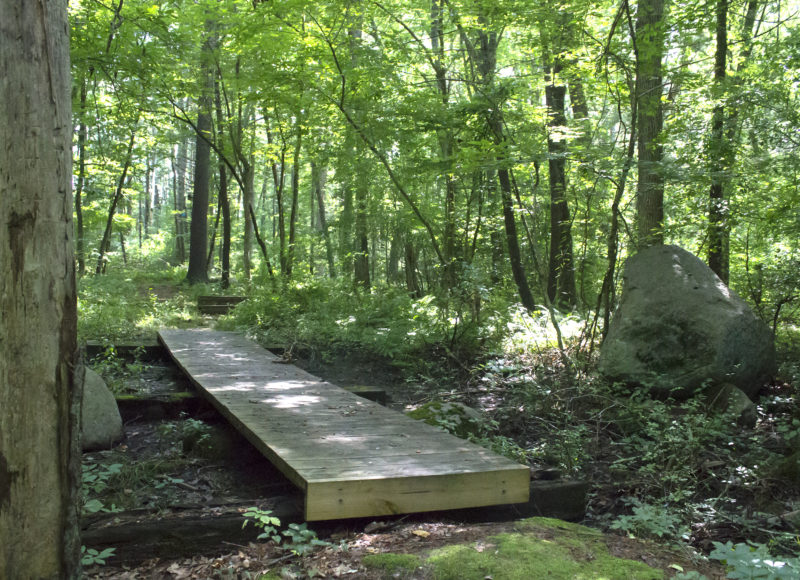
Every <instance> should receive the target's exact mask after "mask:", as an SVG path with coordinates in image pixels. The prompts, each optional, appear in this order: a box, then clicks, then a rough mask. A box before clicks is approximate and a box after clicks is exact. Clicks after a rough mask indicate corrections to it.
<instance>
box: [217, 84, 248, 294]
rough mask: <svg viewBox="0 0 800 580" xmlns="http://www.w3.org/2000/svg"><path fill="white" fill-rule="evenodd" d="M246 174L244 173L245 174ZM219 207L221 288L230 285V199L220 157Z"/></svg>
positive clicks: (220, 136)
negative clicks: (220, 219) (220, 225)
mask: <svg viewBox="0 0 800 580" xmlns="http://www.w3.org/2000/svg"><path fill="white" fill-rule="evenodd" d="M219 85H220V81H219V79H217V80H215V82H214V104H215V107H216V112H217V143H218V145H219V148H220V149H223V147H224V135H225V131H224V129H223V127H224V126H225V119H224V117H223V114H222V99H221V97H220V90H219ZM245 175H246V174H245ZM245 183H247V178H246V176H245ZM245 201H247V196H245ZM218 203H219V209H218V210H217V219H219V218H220V216H221V217H222V258H221V260H220V261H221V266H222V276H221V278H222V279H221V282H220V284H221V286H222V288H228V287H230V277H231V206H230V200H229V199H228V168H227V167H226V166H225V162H224V161H223V160H222V159H220V160H219V199H218ZM245 221H248V220H247V214H245ZM246 235H247V230H246V229H245V237H246ZM245 256H247V252H246V251H245ZM245 264H246V267H245V270H246V272H245V276H246V277H248V278H249V274H250V272H249V269H248V268H249V263H248V260H247V259H246V260H245Z"/></svg>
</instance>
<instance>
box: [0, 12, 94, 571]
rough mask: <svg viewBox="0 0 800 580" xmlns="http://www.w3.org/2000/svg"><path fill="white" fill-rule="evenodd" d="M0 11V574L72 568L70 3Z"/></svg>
mask: <svg viewBox="0 0 800 580" xmlns="http://www.w3.org/2000/svg"><path fill="white" fill-rule="evenodd" d="M0 14H2V18H0V143H2V144H3V145H2V147H0V222H1V223H2V227H0V312H2V316H0V578H59V579H60V578H77V577H78V575H79V563H80V539H79V536H78V528H77V512H76V503H75V501H74V500H75V496H74V492H75V490H76V486H77V482H78V479H77V477H78V475H79V473H80V464H79V460H80V455H79V453H77V452H76V448H75V446H74V445H73V443H74V442H75V441H76V440H77V433H76V431H77V429H78V427H79V423H78V422H77V421H76V420H75V419H76V418H77V417H76V415H77V412H76V406H75V403H76V400H77V401H79V397H80V392H79V391H80V388H79V385H80V383H79V381H76V379H75V375H74V373H73V371H74V362H75V360H76V352H75V351H76V322H77V315H76V300H75V268H74V262H73V260H74V250H73V231H72V226H73V224H72V209H73V206H72V191H71V179H72V169H71V142H72V119H71V98H70V71H69V29H68V24H67V6H66V2H65V1H64V0H57V1H54V2H16V1H13V0H0Z"/></svg>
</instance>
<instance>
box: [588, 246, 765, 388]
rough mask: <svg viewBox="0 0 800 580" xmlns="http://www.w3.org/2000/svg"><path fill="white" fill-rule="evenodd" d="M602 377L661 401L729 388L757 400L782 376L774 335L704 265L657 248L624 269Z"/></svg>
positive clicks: (679, 251)
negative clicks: (643, 390) (772, 380)
mask: <svg viewBox="0 0 800 580" xmlns="http://www.w3.org/2000/svg"><path fill="white" fill-rule="evenodd" d="M599 368H600V372H601V373H602V374H603V375H605V376H606V377H607V378H609V379H610V380H613V381H618V382H623V383H626V384H628V385H631V386H644V387H647V388H649V389H651V390H652V392H653V393H654V394H656V395H659V396H667V395H672V396H676V397H679V398H686V397H690V396H693V395H694V394H696V393H697V392H698V391H699V390H700V389H701V388H702V387H703V386H704V385H706V384H708V383H712V384H714V383H716V384H720V383H729V384H731V385H733V386H735V387H738V388H739V389H741V390H742V391H743V392H744V393H745V394H747V396H748V397H750V398H753V397H754V395H755V394H756V392H757V391H758V390H759V388H760V387H761V386H762V385H763V384H764V383H765V382H766V381H768V380H769V379H770V378H771V377H772V376H773V375H774V373H775V371H776V363H775V348H774V345H773V341H772V333H771V332H770V329H769V328H768V327H767V325H766V324H764V323H763V322H762V321H761V320H760V319H759V318H758V317H757V316H756V315H755V314H754V313H753V311H752V310H751V309H750V307H749V306H748V305H747V303H745V302H744V300H742V299H741V298H740V297H739V296H737V295H736V293H735V292H733V291H732V290H731V289H729V288H728V287H727V286H726V285H725V284H724V283H723V282H722V280H720V279H719V278H718V277H717V276H716V274H714V272H712V271H711V269H710V268H708V266H706V265H705V264H704V263H703V262H702V261H700V259H698V258H697V257H696V256H694V255H692V254H691V253H689V252H687V251H686V250H684V249H682V248H679V247H677V246H653V247H650V248H647V249H645V250H642V251H641V252H639V253H638V254H636V255H635V256H633V257H631V258H629V259H628V261H627V262H626V263H625V271H624V274H623V282H622V297H621V299H620V304H619V307H618V308H617V311H616V312H615V313H614V316H613V319H612V321H611V324H610V326H609V329H608V335H607V337H606V340H605V342H604V343H603V346H602V349H601V351H600V365H599Z"/></svg>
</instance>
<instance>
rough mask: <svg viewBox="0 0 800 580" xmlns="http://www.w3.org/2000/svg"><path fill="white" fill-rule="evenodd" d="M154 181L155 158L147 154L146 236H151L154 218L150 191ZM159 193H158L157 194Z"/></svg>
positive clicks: (145, 185)
mask: <svg viewBox="0 0 800 580" xmlns="http://www.w3.org/2000/svg"><path fill="white" fill-rule="evenodd" d="M152 181H153V158H152V156H151V155H149V154H148V155H147V168H146V169H145V172H144V237H145V238H148V237H150V222H151V220H152V219H153V218H152V209H153V196H152V194H151V192H150V185H151V184H152ZM157 195H158V194H156V196H157Z"/></svg>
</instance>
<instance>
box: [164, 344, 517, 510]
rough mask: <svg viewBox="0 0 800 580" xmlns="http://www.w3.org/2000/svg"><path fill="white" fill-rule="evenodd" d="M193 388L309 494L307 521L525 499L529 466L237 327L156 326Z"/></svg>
mask: <svg viewBox="0 0 800 580" xmlns="http://www.w3.org/2000/svg"><path fill="white" fill-rule="evenodd" d="M159 340H160V341H161V342H162V343H163V345H164V346H165V347H166V349H167V351H168V352H169V353H170V355H171V356H172V358H173V359H174V360H175V362H176V364H177V365H178V366H179V367H180V368H181V369H182V370H183V371H184V372H185V373H186V374H187V376H188V377H189V379H190V380H191V381H192V383H193V384H194V385H195V386H196V387H197V389H198V390H199V391H200V392H201V394H203V396H205V397H206V398H208V399H209V401H210V402H211V403H212V404H213V405H214V406H215V407H216V408H217V410H218V411H219V412H220V413H221V414H222V415H223V416H224V417H225V418H226V419H227V420H228V421H230V422H231V424H233V425H234V426H235V427H236V428H237V429H238V430H239V432H241V433H242V434H243V435H244V436H245V437H246V438H247V439H248V440H249V441H250V442H251V443H252V444H253V445H254V446H255V447H256V448H258V450H259V451H261V453H263V454H264V455H265V456H266V457H267V458H268V459H269V460H270V461H272V462H273V463H274V464H275V465H276V466H277V467H278V469H280V470H281V471H282V472H283V473H284V474H285V475H286V476H287V477H288V478H289V479H290V480H291V481H292V482H293V483H294V484H295V485H297V486H298V487H299V488H301V489H302V490H303V491H304V493H305V517H306V520H308V521H318V520H330V519H339V518H353V517H371V516H381V515H389V514H400V513H413V512H424V511H438V510H448V509H457V508H467V507H480V506H489V505H501V504H510V503H523V502H526V501H528V494H529V479H530V477H529V470H528V468H527V467H525V466H523V465H519V464H517V463H514V462H513V461H510V460H508V459H506V458H504V457H500V456H498V455H496V454H494V453H492V452H490V451H488V450H486V449H484V448H482V447H479V446H477V445H474V444H472V443H469V442H467V441H464V440H463V439H459V438H457V437H454V436H452V435H449V434H447V433H445V432H443V431H441V430H439V429H436V428H435V427H431V426H430V425H426V424H425V423H422V422H419V421H415V420H414V419H411V418H409V417H406V416H405V415H403V414H401V413H397V412H395V411H392V410H390V409H387V408H385V407H382V406H381V405H379V404H377V403H374V402H372V401H368V400H366V399H363V398H361V397H359V396H357V395H354V394H352V393H350V392H348V391H346V390H344V389H341V388H339V387H337V386H335V385H333V384H331V383H328V382H325V381H323V380H321V379H319V378H317V377H315V376H313V375H311V374H309V373H307V372H305V371H303V370H301V369H299V368H297V367H295V366H293V365H290V364H283V363H281V361H280V359H279V358H278V357H277V356H275V355H273V354H272V353H270V352H269V351H267V350H265V349H263V348H261V347H260V346H259V345H258V344H256V343H255V342H253V341H252V340H249V339H247V338H245V337H244V336H242V335H241V334H238V333H234V332H220V331H212V330H205V329H196V330H162V331H160V332H159Z"/></svg>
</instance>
